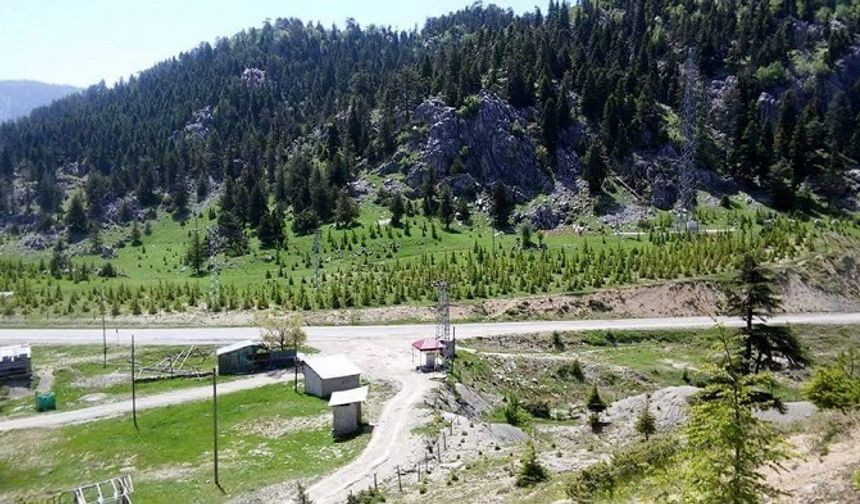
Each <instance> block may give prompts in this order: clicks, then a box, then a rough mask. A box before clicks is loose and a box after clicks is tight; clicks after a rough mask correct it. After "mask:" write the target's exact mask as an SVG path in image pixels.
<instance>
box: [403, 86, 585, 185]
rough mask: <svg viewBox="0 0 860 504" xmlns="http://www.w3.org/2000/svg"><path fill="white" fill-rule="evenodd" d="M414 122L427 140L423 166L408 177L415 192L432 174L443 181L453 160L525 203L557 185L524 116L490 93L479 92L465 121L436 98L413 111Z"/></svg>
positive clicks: (568, 169)
mask: <svg viewBox="0 0 860 504" xmlns="http://www.w3.org/2000/svg"><path fill="white" fill-rule="evenodd" d="M413 119H414V120H415V121H417V122H419V123H423V124H425V125H426V127H427V138H426V140H425V141H424V142H423V143H422V144H420V147H419V149H420V152H419V157H420V159H421V160H422V161H423V164H424V165H425V166H420V165H416V166H413V167H411V168H410V169H409V173H408V174H407V184H409V185H410V186H411V187H413V188H417V187H419V186H420V184H422V183H423V182H424V181H425V180H426V179H427V177H428V176H429V173H430V172H429V170H433V173H434V175H435V176H436V179H437V180H444V179H445V178H447V177H448V176H449V175H450V167H451V164H452V163H454V162H455V160H459V161H460V162H462V163H463V167H464V170H465V173H467V174H469V175H471V176H472V178H473V179H474V180H476V181H478V182H480V183H481V184H483V185H484V186H488V185H490V184H493V183H495V182H497V181H501V182H504V183H505V184H507V185H508V186H509V187H511V189H512V190H513V193H514V195H515V197H517V198H518V199H520V200H521V201H522V200H525V199H530V198H532V197H534V196H536V195H537V194H539V193H541V192H547V191H549V190H550V189H551V188H552V183H553V181H552V179H551V177H550V176H549V175H548V174H547V172H546V171H545V170H544V168H543V167H542V166H541V163H540V161H539V159H538V156H537V147H538V145H537V143H536V141H535V140H534V138H532V137H531V136H530V135H529V134H528V133H527V132H526V127H527V124H528V120H527V117H526V115H525V114H524V113H523V112H520V111H518V110H516V109H514V108H513V107H512V106H511V105H510V104H508V103H507V102H506V101H504V100H502V99H500V98H498V97H497V96H495V95H494V94H492V93H489V92H486V91H482V92H481V93H480V95H479V106H478V110H477V112H476V113H475V114H474V115H473V116H467V117H461V116H460V115H459V114H458V113H457V111H456V110H454V109H453V108H452V107H448V106H447V105H445V103H444V102H443V101H442V100H440V99H438V98H432V99H429V100H427V101H425V102H424V103H422V104H421V105H420V106H419V107H418V108H417V109H416V110H415V113H414V114H413ZM569 159H570V161H569ZM564 161H565V171H566V172H573V171H574V170H575V168H576V166H575V163H574V161H573V160H572V158H571V157H570V156H569V155H568V156H567V157H566V158H565V160H564Z"/></svg>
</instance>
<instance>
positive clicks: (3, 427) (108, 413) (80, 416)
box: [0, 374, 292, 432]
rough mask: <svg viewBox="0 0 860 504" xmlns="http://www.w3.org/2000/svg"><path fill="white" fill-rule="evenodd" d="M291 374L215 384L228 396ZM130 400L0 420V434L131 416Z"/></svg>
mask: <svg viewBox="0 0 860 504" xmlns="http://www.w3.org/2000/svg"><path fill="white" fill-rule="evenodd" d="M291 377H292V375H289V377H285V376H282V375H275V374H272V375H268V374H264V375H256V376H252V377H250V378H242V379H239V380H235V381H230V382H225V383H223V384H219V385H218V395H221V394H230V393H232V392H238V391H240V390H248V389H253V388H257V387H262V386H264V385H271V384H274V383H284V382H286V381H287V380H289V381H292V380H291ZM210 397H212V386H211V385H207V386H204V387H194V388H187V389H182V390H176V391H173V392H165V393H163V394H155V395H149V396H142V397H140V398H138V400H137V409H138V411H140V410H146V409H150V408H159V407H162V406H170V405H174V404H182V403H186V402H190V401H200V400H203V399H208V398H210ZM131 407H132V406H131V399H129V400H127V401H117V402H111V403H108V404H100V405H98V406H91V407H89V408H81V409H77V410H71V411H62V412H57V413H43V414H41V415H38V416H30V417H23V418H15V419H12V420H3V421H0V432H5V431H11V430H18V429H36V428H45V427H59V426H61V425H69V424H76V423H83V422H88V421H91V420H97V419H101V418H107V417H113V416H118V415H123V414H126V413H131Z"/></svg>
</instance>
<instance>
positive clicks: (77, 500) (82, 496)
mask: <svg viewBox="0 0 860 504" xmlns="http://www.w3.org/2000/svg"><path fill="white" fill-rule="evenodd" d="M132 493H134V483H133V482H132V480H131V476H130V475H128V474H124V475H122V476H119V477H116V478H111V479H109V480H106V481H100V482H98V483H92V484H90V485H83V486H80V487H78V488H75V489H74V490H72V491H71V492H67V493H63V494H61V495H59V496H57V497H54V498H52V499H51V500H49V501H48V502H50V503H51V504H62V503H65V502H69V500H68V498H67V497H69V496H71V499H72V501H71V502H73V503H74V504H132V501H131V494H132Z"/></svg>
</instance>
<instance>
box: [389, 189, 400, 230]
mask: <svg viewBox="0 0 860 504" xmlns="http://www.w3.org/2000/svg"><path fill="white" fill-rule="evenodd" d="M388 210H390V211H391V225H392V226H394V227H400V224H401V221H402V219H403V213H404V208H403V196H401V195H400V193H397V194H395V195H394V196H392V197H391V201H390V202H389V204H388Z"/></svg>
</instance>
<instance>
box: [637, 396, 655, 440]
mask: <svg viewBox="0 0 860 504" xmlns="http://www.w3.org/2000/svg"><path fill="white" fill-rule="evenodd" d="M636 432H638V433H639V434H642V435H643V436H645V441H648V439H649V438H650V437H651V436H653V435H654V434H656V433H657V417H655V416H654V414H653V413H651V397H650V396H649V397H647V398H646V399H645V406H643V407H642V411H641V412H640V413H639V417H637V418H636Z"/></svg>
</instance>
